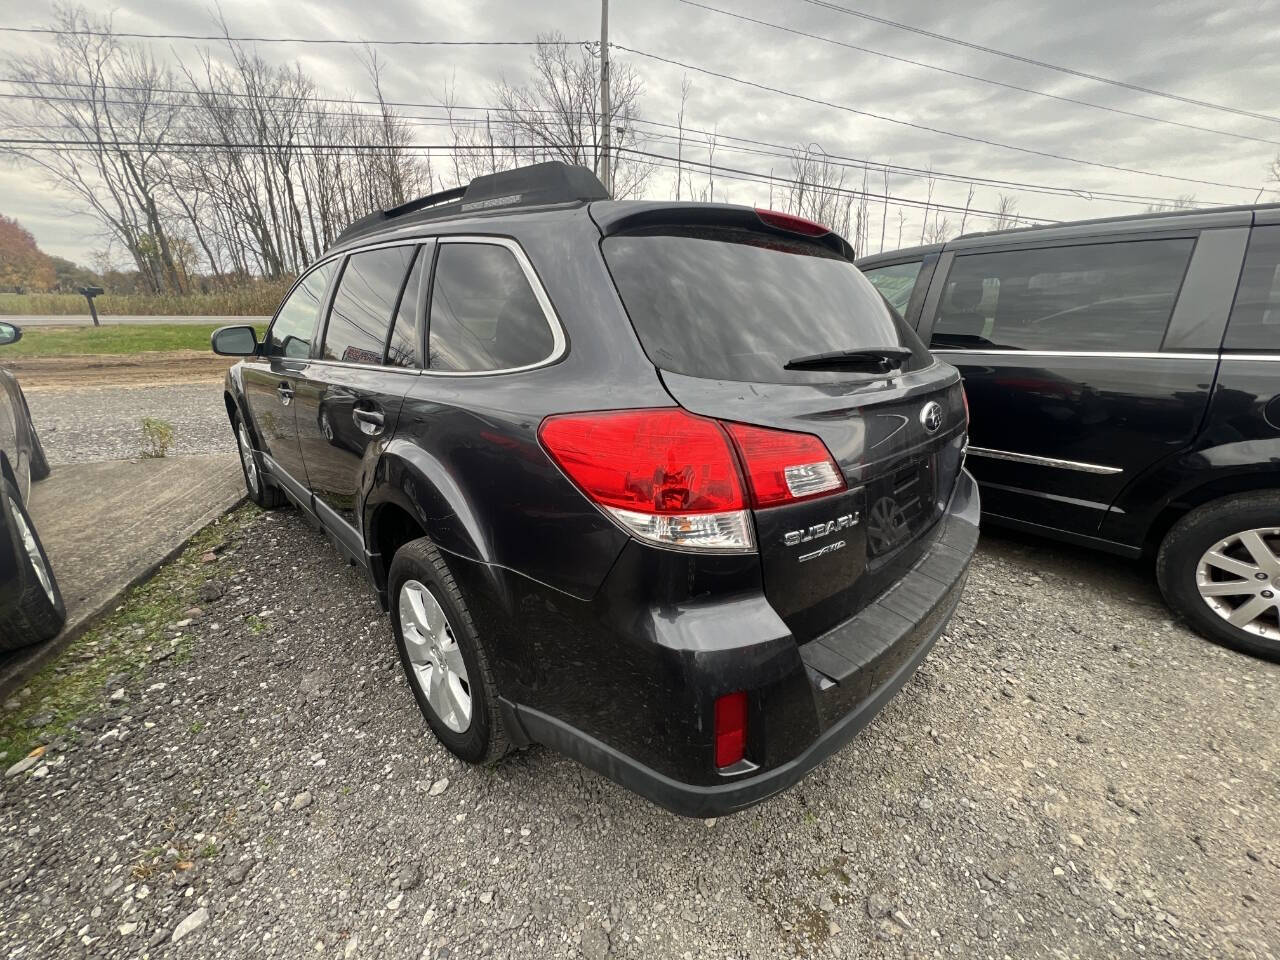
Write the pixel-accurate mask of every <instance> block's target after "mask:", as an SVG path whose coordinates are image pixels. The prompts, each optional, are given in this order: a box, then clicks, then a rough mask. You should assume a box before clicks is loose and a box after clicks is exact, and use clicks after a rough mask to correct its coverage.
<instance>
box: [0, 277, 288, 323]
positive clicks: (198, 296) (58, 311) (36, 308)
mask: <svg viewBox="0 0 1280 960" xmlns="http://www.w3.org/2000/svg"><path fill="white" fill-rule="evenodd" d="M292 282H293V281H292V280H261V281H258V282H256V283H246V284H241V285H240V286H238V287H234V288H232V289H230V290H218V291H214V292H211V293H184V294H156V293H104V294H103V295H102V296H100V297H97V298H96V299H95V300H94V303H95V304H96V306H97V308H98V313H99V315H100V316H102V317H103V318H104V319H106V318H109V317H112V316H117V317H206V316H211V317H265V316H269V315H270V314H272V313H275V309H276V307H278V306H279V305H280V301H281V300H283V299H284V295H285V294H286V293H288V291H289V286H290V285H291V284H292ZM88 315H89V304H88V302H87V301H86V300H85V298H84V297H82V296H81V295H80V294H78V293H0V316H10V317H22V316H30V317H48V316H57V317H63V316H71V317H87V316H88Z"/></svg>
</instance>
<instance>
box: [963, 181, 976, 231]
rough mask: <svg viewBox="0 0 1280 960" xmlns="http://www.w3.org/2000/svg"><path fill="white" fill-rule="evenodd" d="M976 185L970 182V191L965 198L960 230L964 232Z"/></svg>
mask: <svg viewBox="0 0 1280 960" xmlns="http://www.w3.org/2000/svg"><path fill="white" fill-rule="evenodd" d="M973 191H974V185H973V184H972V183H970V184H969V193H968V194H967V195H966V196H965V198H964V213H963V214H961V216H960V232H961V233H964V225H965V223H967V222H968V220H969V205H970V204H972V203H973Z"/></svg>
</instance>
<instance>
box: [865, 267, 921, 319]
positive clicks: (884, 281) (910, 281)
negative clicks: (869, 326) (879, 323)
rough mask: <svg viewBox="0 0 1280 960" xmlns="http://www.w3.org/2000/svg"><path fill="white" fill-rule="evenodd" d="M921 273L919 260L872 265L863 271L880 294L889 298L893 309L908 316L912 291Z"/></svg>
mask: <svg viewBox="0 0 1280 960" xmlns="http://www.w3.org/2000/svg"><path fill="white" fill-rule="evenodd" d="M919 274H920V261H919V260H917V261H915V263H895V264H893V265H892V266H888V267H871V268H870V269H867V270H863V271H862V275H863V276H864V277H866V278H867V279H868V280H870V281H871V285H872V286H873V287H875V288H876V289H877V290H879V291H880V296H882V297H884V298H885V299H886V300H888V301H889V304H890V305H891V306H892V307H893V309H895V310H897V311H898V313H899V314H901V315H903V316H906V313H907V304H908V303H910V302H911V291H912V290H913V289H914V288H915V285H916V277H917V276H919Z"/></svg>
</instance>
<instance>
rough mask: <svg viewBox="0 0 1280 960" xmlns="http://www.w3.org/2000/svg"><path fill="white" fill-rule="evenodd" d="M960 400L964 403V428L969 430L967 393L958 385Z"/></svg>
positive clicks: (962, 386) (961, 385)
mask: <svg viewBox="0 0 1280 960" xmlns="http://www.w3.org/2000/svg"><path fill="white" fill-rule="evenodd" d="M960 399H961V400H963V401H964V428H965V429H966V430H968V429H969V391H968V390H966V389H965V388H964V384H963V383H962V384H960Z"/></svg>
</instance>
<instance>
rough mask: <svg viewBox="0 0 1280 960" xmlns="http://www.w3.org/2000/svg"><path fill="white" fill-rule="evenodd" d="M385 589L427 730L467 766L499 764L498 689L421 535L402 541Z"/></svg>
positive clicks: (466, 616) (459, 601) (462, 604)
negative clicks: (497, 762)
mask: <svg viewBox="0 0 1280 960" xmlns="http://www.w3.org/2000/svg"><path fill="white" fill-rule="evenodd" d="M387 588H388V591H389V593H388V595H389V597H390V600H391V604H390V606H391V627H392V630H393V632H394V633H395V638H396V647H397V648H398V650H399V651H400V663H401V664H402V665H403V667H404V672H405V676H406V678H407V679H408V681H409V689H411V690H412V691H413V697H414V699H415V700H417V702H418V709H419V710H421V711H422V715H423V716H424V717H426V720H427V723H428V725H429V726H430V727H431V730H432V732H434V733H435V735H436V738H437V739H439V741H440V742H441V743H442V744H444V746H445V747H446V748H447V749H448V750H449V751H450V752H451V753H453V754H454V755H455V756H457V757H459V758H460V759H462V760H465V761H467V762H468V763H493V762H495V761H497V760H498V759H499V758H500V757H501V756H502V755H503V754H504V753H506V752H507V736H506V731H505V730H504V728H503V726H502V715H501V713H500V712H499V710H498V689H497V685H496V684H495V683H494V679H493V671H492V669H491V668H490V666H489V657H488V654H487V653H486V651H485V649H484V643H483V642H482V641H481V639H480V636H479V634H478V633H477V632H476V629H475V625H474V624H473V623H472V622H471V614H470V613H469V612H468V611H467V605H466V601H465V600H463V598H462V594H461V592H460V591H459V590H458V587H457V584H455V583H454V581H453V576H452V575H451V574H450V573H449V568H448V566H446V564H445V562H444V558H443V557H442V556H441V555H440V551H439V550H437V549H436V548H435V546H434V545H433V544H432V543H431V541H430V540H428V539H427V538H426V537H422V538H421V539H418V540H413V541H411V542H409V543H406V544H405V545H404V546H403V547H401V548H400V549H399V550H398V551H396V555H395V559H393V560H392V561H391V570H390V571H389V573H388V575H387Z"/></svg>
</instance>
